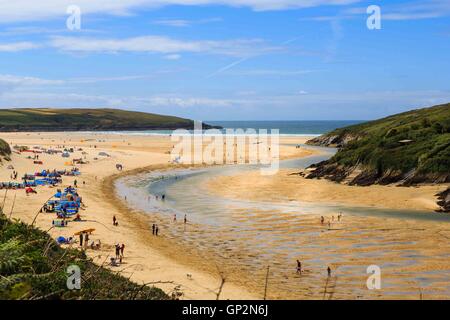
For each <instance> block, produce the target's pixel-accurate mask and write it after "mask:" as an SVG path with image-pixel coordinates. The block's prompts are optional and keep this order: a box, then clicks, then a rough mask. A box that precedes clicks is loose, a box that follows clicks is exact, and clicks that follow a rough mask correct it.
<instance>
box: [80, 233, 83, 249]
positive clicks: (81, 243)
mask: <svg viewBox="0 0 450 320" xmlns="http://www.w3.org/2000/svg"><path fill="white" fill-rule="evenodd" d="M82 246H83V234H82V233H80V247H82Z"/></svg>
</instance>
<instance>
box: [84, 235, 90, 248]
mask: <svg viewBox="0 0 450 320" xmlns="http://www.w3.org/2000/svg"><path fill="white" fill-rule="evenodd" d="M88 243H89V233H86V234H85V235H84V245H85V246H86V247H87V245H88Z"/></svg>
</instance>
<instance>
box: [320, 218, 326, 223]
mask: <svg viewBox="0 0 450 320" xmlns="http://www.w3.org/2000/svg"><path fill="white" fill-rule="evenodd" d="M324 222H325V218H324V217H323V216H321V217H320V224H323V223H324Z"/></svg>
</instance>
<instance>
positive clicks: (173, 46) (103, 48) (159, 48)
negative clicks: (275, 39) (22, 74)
mask: <svg viewBox="0 0 450 320" xmlns="http://www.w3.org/2000/svg"><path fill="white" fill-rule="evenodd" d="M49 45H50V46H51V47H54V48H56V49H59V50H62V51H67V52H78V53H117V52H148V53H162V54H177V53H181V52H191V53H210V54H221V55H228V56H236V57H240V56H252V55H256V54H260V53H261V52H271V51H277V50H281V49H282V48H281V47H270V46H266V45H265V43H264V41H263V40H261V39H244V40H239V39H238V40H224V41H209V40H198V41H184V40H177V39H173V38H169V37H163V36H141V37H134V38H124V39H100V38H87V37H63V36H59V37H53V38H51V40H50V42H49Z"/></svg>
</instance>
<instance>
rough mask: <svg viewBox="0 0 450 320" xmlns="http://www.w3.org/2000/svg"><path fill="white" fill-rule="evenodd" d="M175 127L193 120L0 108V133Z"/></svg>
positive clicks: (115, 111)
mask: <svg viewBox="0 0 450 320" xmlns="http://www.w3.org/2000/svg"><path fill="white" fill-rule="evenodd" d="M206 127H207V128H208V127H209V126H206ZM178 128H185V129H190V128H193V121H192V120H189V119H183V118H178V117H172V116H164V115H159V114H152V113H144V112H134V111H125V110H118V109H0V131H84V130H88V131H95V130H105V131H112V130H152V129H168V130H172V129H178Z"/></svg>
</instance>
